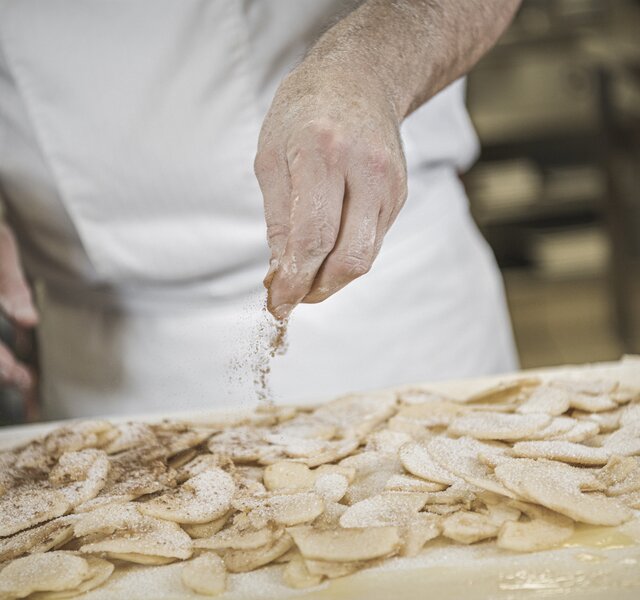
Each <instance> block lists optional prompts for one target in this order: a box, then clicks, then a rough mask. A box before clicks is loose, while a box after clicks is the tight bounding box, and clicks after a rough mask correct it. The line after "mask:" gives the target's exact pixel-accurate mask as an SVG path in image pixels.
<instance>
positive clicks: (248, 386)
mask: <svg viewBox="0 0 640 600" xmlns="http://www.w3.org/2000/svg"><path fill="white" fill-rule="evenodd" d="M344 4H345V3H344V2H338V1H334V0H298V1H297V2H290V1H288V0H245V1H244V2H229V1H228V0H180V1H179V2H176V1H175V0H137V1H136V2H129V1H126V2H125V1H113V0H92V1H86V2H79V1H77V0H47V1H46V2H43V1H42V0H0V186H1V188H0V189H1V190H2V196H3V198H4V201H5V204H6V208H7V212H8V215H9V218H10V220H11V222H12V224H13V226H14V228H15V229H16V231H17V233H18V236H19V240H20V243H21V247H22V251H23V255H24V260H25V264H26V265H27V269H28V270H29V273H30V274H31V275H32V277H34V278H35V279H36V280H37V281H38V284H39V290H40V293H39V297H40V310H41V314H42V324H41V328H40V350H41V362H42V365H41V366H42V371H43V396H44V401H45V408H46V410H47V415H48V416H52V417H53V416H55V417H60V416H81V415H82V416H84V415H95V414H109V413H124V412H129V413H133V412H138V413H139V412H145V411H166V410H181V409H188V408H195V407H215V406H222V405H227V406H228V405H230V404H234V405H237V404H238V403H242V404H243V405H247V406H248V405H251V404H253V403H254V402H255V398H256V396H255V393H254V386H253V373H252V371H251V367H252V365H253V364H254V363H255V344H256V340H259V336H258V333H259V330H260V328H261V327H262V325H261V324H262V323H263V316H262V313H261V311H260V306H259V305H260V298H261V295H262V291H261V280H262V277H263V275H264V274H265V272H266V267H267V257H268V251H267V246H266V241H265V226H264V219H263V213H262V199H261V196H260V193H259V190H258V187H257V183H256V181H255V178H254V176H253V173H252V162H253V157H254V154H255V146H256V141H257V137H258V132H259V129H260V125H261V122H262V118H263V116H264V114H265V113H266V110H267V109H268V106H269V104H270V101H271V99H272V97H273V94H274V92H275V89H276V88H277V84H278V82H279V80H280V79H281V77H282V76H283V75H284V74H285V73H286V72H287V71H288V70H289V69H290V68H291V67H292V66H293V65H294V64H295V62H296V61H297V60H299V59H300V58H301V57H302V55H303V53H304V51H305V49H306V48H307V46H308V45H309V43H311V42H312V41H313V39H314V38H315V36H316V35H317V33H318V32H319V31H321V30H322V28H323V27H324V26H326V24H327V23H330V22H331V19H333V18H335V15H336V13H337V10H338V9H341V10H344ZM403 138H404V143H405V149H406V154H407V163H408V169H409V199H408V201H407V204H406V206H405V208H404V209H403V212H402V214H401V215H400V217H399V218H398V221H397V222H396V224H395V225H394V227H393V229H392V231H391V232H390V233H389V235H388V237H387V240H386V242H385V245H384V246H383V249H382V252H381V253H380V256H379V258H378V260H377V262H376V264H375V266H374V268H373V269H372V271H371V272H370V273H369V274H368V275H367V276H365V277H363V278H361V279H360V280H358V281H357V282H355V283H353V284H352V285H350V286H348V287H347V288H346V289H344V290H343V291H341V292H340V293H338V294H337V295H336V296H335V297H333V298H331V299H329V300H327V301H326V302H324V303H322V304H320V305H311V306H301V307H299V308H297V309H296V310H295V312H294V315H293V318H292V320H291V325H290V333H289V351H288V353H287V355H286V356H284V357H281V358H277V359H276V360H275V361H274V362H273V369H272V377H271V384H272V388H273V394H274V397H275V398H276V399H277V400H281V401H287V402H294V401H295V402H303V401H307V400H314V399H318V398H322V397H324V396H326V395H330V394H337V393H343V392H348V391H351V390H359V389H366V388H373V387H379V386H385V385H392V384H396V383H403V382H410V381H425V380H429V379H438V378H439V379H441V378H447V377H461V376H467V375H468V376H470V375H478V374H482V373H493V372H497V371H504V370H509V369H511V368H513V367H514V366H515V359H514V350H513V343H512V339H511V333H510V329H509V323H508V317H507V313H506V309H505V303H504V298H503V291H502V287H501V282H500V279H499V275H498V273H497V269H496V267H495V263H494V260H493V257H492V255H491V253H490V252H489V250H488V249H487V246H486V244H485V242H484V241H483V240H482V239H481V237H480V236H479V234H478V232H477V230H476V228H475V226H474V224H473V222H472V221H471V219H470V217H469V214H468V210H467V202H466V198H465V194H464V190H463V189H462V187H461V185H460V183H459V181H458V178H457V176H456V171H457V170H460V169H463V168H465V167H466V166H468V164H469V163H470V162H471V161H472V160H473V157H474V156H475V153H476V149H477V148H476V144H477V143H476V139H475V136H474V134H473V130H472V128H471V125H470V123H469V120H468V117H467V114H466V112H465V109H464V105H463V83H462V82H458V83H456V84H454V85H453V86H451V87H450V88H448V89H447V90H445V91H444V92H442V93H441V94H439V95H438V96H437V97H436V98H434V99H433V100H432V101H431V102H429V103H428V104H427V105H426V106H425V107H423V108H422V109H420V110H419V111H417V112H416V113H415V114H414V115H412V116H411V117H410V118H409V119H408V120H407V122H406V123H405V125H404V126H403Z"/></svg>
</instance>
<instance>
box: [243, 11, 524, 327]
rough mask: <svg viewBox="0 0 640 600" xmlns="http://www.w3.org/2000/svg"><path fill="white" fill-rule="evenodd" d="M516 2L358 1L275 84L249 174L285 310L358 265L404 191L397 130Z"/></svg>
mask: <svg viewBox="0 0 640 600" xmlns="http://www.w3.org/2000/svg"><path fill="white" fill-rule="evenodd" d="M519 3H520V2H519V0H369V1H367V2H364V3H363V4H362V5H361V6H360V7H359V8H358V9H356V10H354V11H353V12H352V13H350V14H349V15H348V16H347V17H345V18H344V19H343V20H341V21H340V22H338V23H337V24H336V25H335V26H334V27H332V28H331V29H330V30H329V31H327V32H326V33H325V34H324V35H323V36H322V37H321V38H320V39H319V40H318V42H317V43H316V44H315V46H314V47H313V48H312V49H311V50H310V52H309V54H308V55H307V57H306V58H305V60H304V61H303V62H302V63H301V64H300V65H299V66H298V67H296V68H295V69H294V70H293V71H292V73H291V74H290V75H289V76H288V77H287V78H286V79H285V80H284V81H283V83H282V84H281V86H280V88H279V89H278V91H277V93H276V96H275V98H274V100H273V104H272V106H271V109H270V110H269V113H268V114H267V117H266V118H265V122H264V124H263V128H262V132H261V134H260V140H259V144H258V153H257V155H256V162H255V166H256V175H257V177H258V181H259V183H260V186H261V189H262V192H263V196H264V202H265V217H266V221H267V233H268V237H269V245H270V248H271V252H272V260H271V268H270V270H269V273H268V274H267V277H266V279H265V285H266V286H267V288H268V289H269V300H270V304H269V306H270V310H272V312H273V313H274V314H275V316H277V317H278V318H282V317H286V316H287V315H288V314H289V313H290V311H291V310H292V308H293V307H294V306H295V305H296V304H298V303H299V302H319V301H322V300H324V299H325V298H327V297H329V296H330V295H332V294H333V293H335V292H336V291H338V290H339V289H341V288H342V287H344V286H345V285H346V284H348V283H349V282H350V281H352V280H353V279H355V278H356V277H359V276H360V275H363V274H364V273H366V272H367V271H368V270H369V268H370V267H371V264H372V262H373V260H374V259H375V256H376V255H377V253H378V251H379V250H380V247H381V245H382V241H383V238H384V235H385V234H386V232H387V231H388V229H389V227H390V226H391V224H392V223H393V221H394V220H395V218H396V216H397V214H398V212H399V211H400V209H401V208H402V205H403V203H404V200H405V197H406V172H405V162H404V155H403V152H402V145H401V142H400V134H399V127H400V124H401V122H402V120H403V119H404V118H405V117H406V116H407V115H408V114H410V113H411V112H412V111H413V110H415V109H416V108H418V107H419V106H420V105H422V104H423V103H424V102H426V101H427V100H429V98H431V97H432V96H434V95H435V94H436V93H437V92H439V91H440V90H441V89H443V88H444V87H446V86H447V85H448V84H449V83H451V82H452V81H454V80H455V79H457V78H458V77H460V76H461V75H463V74H464V73H466V72H467V71H468V70H469V69H470V68H471V67H472V66H473V65H474V64H475V63H476V62H477V60H478V59H479V58H480V57H481V56H482V55H483V54H484V53H485V52H486V51H487V50H488V49H489V48H490V47H491V46H492V45H493V44H494V43H495V42H496V40H497V39H498V37H499V36H500V34H501V33H502V32H503V31H504V29H505V28H506V26H507V25H508V24H509V22H510V20H511V18H512V16H513V14H514V13H515V11H516V9H517V7H518V5H519Z"/></svg>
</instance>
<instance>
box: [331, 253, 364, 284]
mask: <svg viewBox="0 0 640 600" xmlns="http://www.w3.org/2000/svg"><path fill="white" fill-rule="evenodd" d="M370 269H371V256H370V255H369V254H368V253H367V254H365V253H360V252H353V251H352V252H348V253H345V254H339V255H337V256H335V258H334V261H333V266H332V269H331V270H332V271H333V273H334V274H335V276H336V277H337V278H338V279H339V280H344V279H349V280H350V279H356V278H358V277H362V275H366V274H367V273H368V272H369V270H370Z"/></svg>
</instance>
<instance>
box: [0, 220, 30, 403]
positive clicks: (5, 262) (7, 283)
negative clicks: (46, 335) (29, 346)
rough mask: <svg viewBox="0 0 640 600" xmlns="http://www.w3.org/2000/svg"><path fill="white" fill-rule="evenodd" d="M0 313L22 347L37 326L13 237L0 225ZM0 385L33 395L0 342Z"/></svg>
mask: <svg viewBox="0 0 640 600" xmlns="http://www.w3.org/2000/svg"><path fill="white" fill-rule="evenodd" d="M0 311H1V312H2V315H3V316H4V317H5V318H6V319H8V320H9V321H10V323H11V324H12V325H13V327H14V329H15V332H16V345H18V346H19V345H20V344H24V341H25V340H26V339H27V338H28V335H27V332H28V330H29V329H31V328H33V327H34V326H35V325H36V324H37V323H38V314H37V312H36V309H35V307H34V304H33V298H32V295H31V290H30V289H29V285H28V284H27V281H26V279H25V276H24V273H23V272H22V267H21V265H20V259H19V257H18V248H17V245H16V241H15V238H14V237H13V233H12V232H11V230H10V229H9V227H7V225H6V224H5V223H1V222H0ZM0 385H14V386H16V387H18V388H19V389H20V390H21V391H22V392H23V394H25V396H26V395H32V393H33V389H34V386H35V376H34V374H33V373H32V372H31V371H30V369H29V368H28V367H27V366H26V365H25V364H23V363H21V362H20V361H19V360H18V359H17V358H16V357H15V355H14V354H13V352H12V351H11V349H10V348H9V347H8V346H7V345H5V344H4V343H2V342H1V341H0Z"/></svg>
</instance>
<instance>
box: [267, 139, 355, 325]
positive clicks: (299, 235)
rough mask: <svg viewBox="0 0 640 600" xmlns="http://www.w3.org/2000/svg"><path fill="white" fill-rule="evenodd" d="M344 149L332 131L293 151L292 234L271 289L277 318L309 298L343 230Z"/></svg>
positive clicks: (297, 146)
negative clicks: (316, 277) (318, 273)
mask: <svg viewBox="0 0 640 600" xmlns="http://www.w3.org/2000/svg"><path fill="white" fill-rule="evenodd" d="M342 154H343V153H342V147H341V143H340V141H339V140H338V139H337V138H336V136H335V135H334V134H333V133H331V132H328V131H326V132H319V133H318V132H316V134H315V135H311V134H310V135H309V136H308V137H306V136H305V137H304V140H303V143H301V144H295V143H293V144H292V146H291V152H290V154H289V156H288V166H289V173H290V177H291V203H290V215H289V232H288V237H287V241H286V246H285V249H284V253H283V254H282V257H281V259H280V261H279V265H278V268H277V270H276V272H275V274H274V276H273V279H272V281H271V285H270V288H269V301H270V306H271V307H272V312H273V314H274V315H275V316H276V317H277V318H279V319H283V318H286V317H287V316H288V315H289V313H290V312H291V310H292V309H293V307H294V306H295V305H296V304H298V303H299V302H301V301H302V299H303V298H304V297H305V296H306V295H307V294H308V293H309V291H310V289H311V286H312V284H313V281H314V279H315V276H316V274H317V272H318V269H320V266H321V265H322V263H323V262H324V260H325V258H326V257H327V255H328V254H329V253H330V252H331V250H332V249H333V247H334V244H335V242H336V239H337V237H338V232H339V231H340V220H341V213H342V204H343V198H344V171H343V169H342V168H341V160H342Z"/></svg>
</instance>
